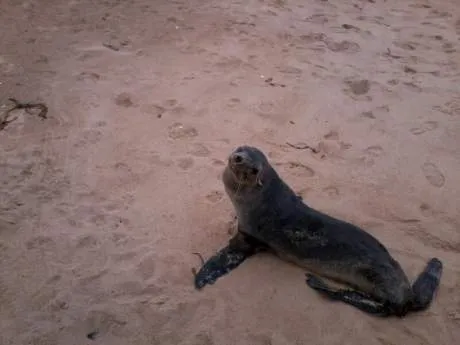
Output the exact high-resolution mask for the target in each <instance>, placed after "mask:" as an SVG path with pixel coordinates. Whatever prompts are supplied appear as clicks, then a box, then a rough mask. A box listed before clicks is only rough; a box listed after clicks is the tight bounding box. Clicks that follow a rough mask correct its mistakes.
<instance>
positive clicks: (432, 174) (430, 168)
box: [422, 162, 446, 188]
mask: <svg viewBox="0 0 460 345" xmlns="http://www.w3.org/2000/svg"><path fill="white" fill-rule="evenodd" d="M422 172H423V174H424V175H425V178H426V179H427V181H428V182H429V183H430V184H431V185H432V186H434V187H438V188H440V187H442V186H444V183H445V182H446V178H445V177H444V174H443V173H442V172H441V171H440V170H439V168H438V167H437V166H436V164H434V163H428V162H426V163H424V164H423V165H422Z"/></svg>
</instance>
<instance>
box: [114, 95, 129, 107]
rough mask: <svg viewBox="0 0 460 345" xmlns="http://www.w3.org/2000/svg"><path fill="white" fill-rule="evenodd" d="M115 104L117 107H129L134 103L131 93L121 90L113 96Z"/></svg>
mask: <svg viewBox="0 0 460 345" xmlns="http://www.w3.org/2000/svg"><path fill="white" fill-rule="evenodd" d="M115 104H116V105H118V106H119V107H125V108H129V107H132V106H133V105H134V102H133V100H132V96H131V94H129V93H128V92H122V93H120V94H118V95H117V96H116V97H115Z"/></svg>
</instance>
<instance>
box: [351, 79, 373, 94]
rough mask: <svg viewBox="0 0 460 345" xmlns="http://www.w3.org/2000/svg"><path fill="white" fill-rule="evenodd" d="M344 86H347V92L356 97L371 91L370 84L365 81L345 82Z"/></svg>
mask: <svg viewBox="0 0 460 345" xmlns="http://www.w3.org/2000/svg"><path fill="white" fill-rule="evenodd" d="M345 84H346V85H347V86H348V90H347V92H349V93H351V94H353V95H356V96H362V95H365V94H367V93H368V92H369V91H370V89H371V83H370V82H369V80H367V79H357V80H345Z"/></svg>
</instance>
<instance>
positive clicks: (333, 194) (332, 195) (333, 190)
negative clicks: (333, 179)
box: [323, 186, 340, 199]
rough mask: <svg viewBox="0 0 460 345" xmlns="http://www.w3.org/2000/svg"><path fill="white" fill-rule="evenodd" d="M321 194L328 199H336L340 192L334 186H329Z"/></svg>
mask: <svg viewBox="0 0 460 345" xmlns="http://www.w3.org/2000/svg"><path fill="white" fill-rule="evenodd" d="M323 192H324V193H325V194H326V195H327V196H328V197H330V198H333V199H335V198H338V197H339V196H340V190H339V189H338V188H337V187H335V186H329V187H325V188H323Z"/></svg>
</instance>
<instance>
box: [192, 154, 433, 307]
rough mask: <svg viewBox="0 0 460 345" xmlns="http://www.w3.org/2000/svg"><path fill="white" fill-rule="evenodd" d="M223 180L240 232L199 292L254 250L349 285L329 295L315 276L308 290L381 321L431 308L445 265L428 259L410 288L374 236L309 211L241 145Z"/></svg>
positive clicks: (204, 273)
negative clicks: (384, 317) (350, 288)
mask: <svg viewBox="0 0 460 345" xmlns="http://www.w3.org/2000/svg"><path fill="white" fill-rule="evenodd" d="M223 181H224V185H225V189H226V191H227V194H228V195H229V197H230V199H231V201H232V203H233V205H234V207H235V209H236V213H237V216H238V233H237V234H236V235H235V236H234V237H233V238H232V239H231V240H230V242H229V244H228V245H227V246H226V247H224V248H223V249H221V250H220V251H219V252H218V253H216V254H215V255H214V256H213V257H211V258H210V259H209V260H208V261H207V262H206V263H205V264H204V265H203V267H202V268H201V269H200V271H199V272H198V273H197V275H196V277H195V286H196V288H198V289H201V288H202V287H203V286H205V285H206V284H213V283H214V282H215V281H216V280H217V279H218V278H219V277H221V276H223V275H225V274H227V273H228V272H230V271H231V270H233V269H235V268H236V267H237V266H239V265H240V264H241V263H242V262H243V261H244V260H246V259H247V258H248V257H250V256H252V255H254V254H255V253H257V252H259V251H265V250H270V251H273V252H274V253H276V254H277V255H279V256H280V257H282V258H284V259H286V260H289V261H292V262H294V263H296V264H298V265H299V266H302V267H304V268H306V269H307V270H309V271H310V272H314V273H316V274H318V275H321V276H324V277H327V278H331V279H334V280H337V281H340V282H342V283H346V284H347V285H349V286H350V287H352V288H353V290H342V289H334V288H331V287H330V286H328V285H327V284H326V283H325V282H324V281H323V280H321V279H320V278H319V277H318V276H316V275H313V274H307V284H308V286H310V287H311V288H313V289H315V290H316V291H318V292H319V293H320V294H322V295H323V296H325V297H328V298H329V299H332V300H339V301H342V302H345V303H348V304H351V305H353V306H355V307H357V308H359V309H360V310H363V311H365V312H368V313H371V314H375V315H381V316H390V315H397V316H404V315H406V314H407V313H408V312H410V311H418V310H424V309H426V308H428V307H429V305H430V303H431V301H432V299H433V296H434V293H435V291H436V289H437V287H438V285H439V282H440V278H441V274H442V263H441V261H439V260H438V259H436V258H433V259H431V260H430V261H429V262H428V264H427V266H426V268H425V269H424V271H423V272H422V273H421V274H420V275H419V277H418V278H417V280H416V281H415V283H414V284H413V285H411V284H410V283H409V280H408V279H407V277H406V275H405V273H404V271H403V270H402V268H401V266H400V265H399V264H398V262H396V261H395V260H394V259H393V258H392V257H391V255H390V254H389V253H388V251H387V250H386V249H385V247H384V246H383V245H382V244H381V243H380V242H379V241H378V240H377V239H376V238H374V237H373V236H372V235H370V234H369V233H367V232H365V231H364V230H362V229H360V228H359V227H357V226H355V225H353V224H350V223H348V222H345V221H342V220H338V219H336V218H333V217H331V216H328V215H326V214H324V213H321V212H319V211H317V210H314V209H312V208H310V207H309V206H307V205H306V204H305V203H304V202H303V201H302V200H301V198H299V197H297V196H296V194H295V193H294V192H293V191H292V190H291V188H289V186H288V185H287V184H286V183H284V182H283V180H282V179H281V178H280V177H279V176H278V174H277V173H276V171H275V170H274V169H273V168H272V167H271V165H270V164H269V162H268V160H267V159H266V157H265V155H264V154H263V153H262V152H261V151H259V150H258V149H257V148H254V147H248V146H242V147H239V148H238V149H236V150H235V151H234V152H233V153H232V154H231V156H230V157H229V163H228V165H227V167H226V169H225V171H224V175H223Z"/></svg>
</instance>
